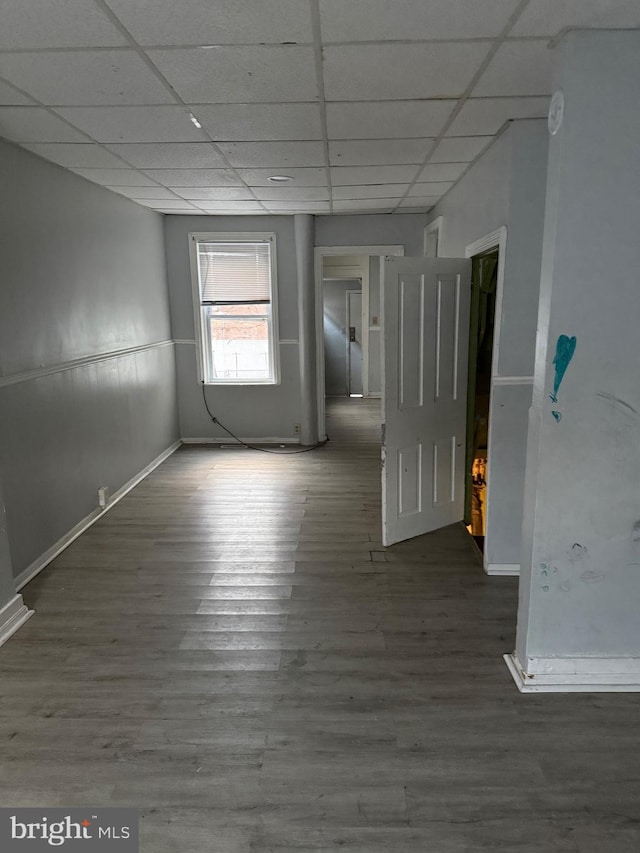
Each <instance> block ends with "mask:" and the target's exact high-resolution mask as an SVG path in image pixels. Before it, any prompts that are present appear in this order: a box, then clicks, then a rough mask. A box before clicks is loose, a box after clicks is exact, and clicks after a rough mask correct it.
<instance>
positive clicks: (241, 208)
mask: <svg viewBox="0 0 640 853" xmlns="http://www.w3.org/2000/svg"><path fill="white" fill-rule="evenodd" d="M199 207H200V209H201V210H206V211H213V210H216V211H217V210H224V211H225V212H226V213H231V212H234V211H235V212H239V213H242V212H245V213H247V212H252V213H253V212H255V213H259V212H260V211H264V208H263V207H262V205H261V204H260V202H258V201H226V200H225V201H221V202H219V203H218V204H215V205H213V204H204V203H202V204H200V205H199Z"/></svg>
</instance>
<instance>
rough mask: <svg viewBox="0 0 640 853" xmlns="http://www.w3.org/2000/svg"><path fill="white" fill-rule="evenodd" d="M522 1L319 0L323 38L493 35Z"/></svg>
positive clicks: (354, 38)
mask: <svg viewBox="0 0 640 853" xmlns="http://www.w3.org/2000/svg"><path fill="white" fill-rule="evenodd" d="M518 1H519V0H498V2H496V0H428V2H424V0H421V2H417V3H416V2H415V0H393V2H392V3H391V2H389V0H348V2H345V0H320V19H321V23H322V37H323V39H324V40H325V41H329V42H334V41H338V42H341V41H377V40H381V41H384V40H392V39H393V40H395V39H403V40H404V39H408V40H418V39H421V40H425V39H464V38H487V37H488V38H493V37H495V36H497V35H498V34H499V33H500V31H501V30H502V29H503V27H504V26H505V24H506V23H507V20H508V19H509V16H510V15H511V13H512V12H513V11H514V10H515V8H516V6H517V5H518Z"/></svg>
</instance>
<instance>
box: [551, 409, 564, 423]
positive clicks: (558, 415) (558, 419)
mask: <svg viewBox="0 0 640 853" xmlns="http://www.w3.org/2000/svg"><path fill="white" fill-rule="evenodd" d="M551 414H552V415H553V417H554V418H555V419H556V422H557V423H560V421H561V420H562V415H561V414H560V412H555V411H552V412H551Z"/></svg>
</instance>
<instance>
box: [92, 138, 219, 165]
mask: <svg viewBox="0 0 640 853" xmlns="http://www.w3.org/2000/svg"><path fill="white" fill-rule="evenodd" d="M107 147H108V148H109V150H110V151H113V153H114V154H117V155H118V156H119V157H122V159H123V160H126V161H127V163H131V165H132V166H135V167H136V168H137V169H216V168H218V167H221V166H222V167H224V166H225V165H226V164H225V162H224V159H223V158H222V157H221V156H220V154H219V153H218V152H217V151H216V149H215V148H214V146H213V145H211V143H209V142H159V143H157V144H153V143H144V142H143V143H138V144H135V143H134V144H127V143H122V144H119V145H118V144H116V145H108V146H107Z"/></svg>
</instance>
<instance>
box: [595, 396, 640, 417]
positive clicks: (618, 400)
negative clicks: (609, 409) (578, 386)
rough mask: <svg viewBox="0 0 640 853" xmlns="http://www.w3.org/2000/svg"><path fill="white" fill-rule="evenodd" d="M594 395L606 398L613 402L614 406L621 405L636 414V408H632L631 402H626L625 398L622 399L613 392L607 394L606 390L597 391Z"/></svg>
mask: <svg viewBox="0 0 640 853" xmlns="http://www.w3.org/2000/svg"><path fill="white" fill-rule="evenodd" d="M596 397H602V399H603V400H608V401H609V402H610V403H612V404H613V406H614V408H617V407H619V406H622V407H623V408H625V409H627V410H628V411H630V412H633V414H634V415H637V414H638V410H637V409H634V407H633V406H632V405H631V403H627V401H626V400H622V399H621V398H620V397H616V396H615V395H614V394H608V393H607V392H606V391H598V392H597V393H596Z"/></svg>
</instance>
